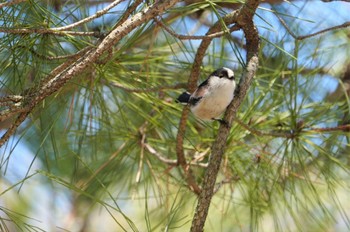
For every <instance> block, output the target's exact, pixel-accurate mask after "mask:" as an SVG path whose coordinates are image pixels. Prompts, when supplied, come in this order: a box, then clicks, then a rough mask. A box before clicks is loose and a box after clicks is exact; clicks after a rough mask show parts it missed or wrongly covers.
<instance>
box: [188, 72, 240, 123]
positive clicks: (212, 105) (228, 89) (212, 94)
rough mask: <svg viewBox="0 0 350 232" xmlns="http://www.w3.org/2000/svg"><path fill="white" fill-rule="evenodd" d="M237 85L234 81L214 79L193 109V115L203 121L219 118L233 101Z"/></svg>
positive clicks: (211, 79) (210, 81)
mask: <svg viewBox="0 0 350 232" xmlns="http://www.w3.org/2000/svg"><path fill="white" fill-rule="evenodd" d="M235 88H236V83H235V81H233V80H229V79H226V78H225V79H224V78H219V77H212V78H210V80H209V89H208V91H207V92H206V94H205V95H204V96H203V98H202V99H201V100H200V101H199V102H198V104H196V105H195V106H193V107H192V108H191V111H192V113H193V114H194V115H195V116H196V117H198V118H201V119H203V120H212V119H214V118H217V117H219V116H220V115H221V114H222V113H223V112H224V111H225V110H226V108H227V106H228V105H229V104H230V102H231V101H232V99H233V95H234V90H235Z"/></svg>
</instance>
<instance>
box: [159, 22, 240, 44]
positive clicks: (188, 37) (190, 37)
mask: <svg viewBox="0 0 350 232" xmlns="http://www.w3.org/2000/svg"><path fill="white" fill-rule="evenodd" d="M154 21H155V22H156V23H157V25H159V26H160V27H162V28H163V29H164V30H165V31H167V32H168V33H169V34H170V35H172V36H174V37H175V38H177V39H180V40H202V39H213V38H218V37H222V36H223V35H225V34H227V33H231V32H233V31H237V30H239V27H238V26H236V25H234V26H232V27H230V28H229V29H228V30H224V31H221V32H217V33H212V34H209V35H180V34H177V33H175V32H174V31H173V30H171V29H170V28H168V27H167V26H166V25H165V24H164V23H163V22H162V21H161V20H158V19H156V18H154Z"/></svg>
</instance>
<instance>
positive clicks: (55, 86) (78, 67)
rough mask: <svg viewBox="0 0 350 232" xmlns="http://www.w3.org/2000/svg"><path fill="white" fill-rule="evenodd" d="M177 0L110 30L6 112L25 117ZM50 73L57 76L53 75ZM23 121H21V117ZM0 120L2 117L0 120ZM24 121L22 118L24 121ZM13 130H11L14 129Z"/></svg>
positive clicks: (8, 135) (16, 125)
mask: <svg viewBox="0 0 350 232" xmlns="http://www.w3.org/2000/svg"><path fill="white" fill-rule="evenodd" d="M177 2H179V0H167V1H159V2H156V3H154V4H153V5H150V6H148V7H145V8H144V9H143V10H142V11H140V12H139V13H136V14H135V15H133V16H132V17H131V18H130V19H128V20H126V21H125V22H124V23H123V24H121V25H120V26H119V27H117V28H116V29H114V30H113V31H111V32H110V33H109V34H108V35H107V36H106V37H104V38H103V40H102V41H101V43H100V44H98V45H97V46H96V48H92V49H89V50H87V51H86V52H84V54H83V55H82V56H81V57H80V58H78V59H77V60H76V61H75V62H73V61H71V60H69V61H67V62H69V63H70V64H67V62H65V63H64V64H62V65H60V66H59V67H58V68H57V69H55V70H53V71H52V72H51V73H50V74H49V75H48V76H47V78H45V80H44V81H43V82H42V84H40V86H39V87H35V88H30V89H27V90H26V91H25V92H28V93H25V96H27V97H26V99H25V102H22V103H24V104H25V105H24V106H22V107H20V109H18V107H17V108H15V109H14V110H9V111H8V109H7V111H6V110H5V111H6V113H8V114H9V115H10V114H13V113H14V112H15V111H21V110H22V111H25V112H23V113H22V114H20V115H21V116H22V117H23V115H28V114H29V113H30V112H31V110H33V109H34V107H35V106H36V105H38V104H39V103H40V102H42V101H43V100H44V99H45V98H47V97H48V96H50V95H52V94H53V93H55V92H57V91H58V90H60V89H61V88H62V87H63V86H64V85H65V84H66V83H67V82H68V81H69V80H71V79H72V78H74V77H75V76H76V75H78V74H80V73H83V72H84V71H85V70H86V67H88V65H90V64H92V63H94V62H96V61H97V60H98V58H100V57H101V56H102V55H103V54H104V53H105V52H106V51H108V50H109V49H110V48H111V47H112V46H113V45H114V44H115V43H117V42H119V41H120V40H121V39H122V38H124V36H125V35H127V34H128V33H130V32H131V31H132V30H134V29H135V28H136V27H138V26H140V25H142V24H143V23H145V22H148V21H149V20H151V19H153V18H154V17H156V16H158V15H160V14H163V13H164V12H165V11H167V10H168V9H169V8H171V7H172V6H174V5H175V4H176V3H177ZM53 72H54V73H55V74H56V73H57V72H58V73H57V74H56V75H53ZM0 114H2V117H5V118H6V117H7V115H3V111H1V112H0ZM21 119H22V118H21ZM0 120H1V118H0ZM23 120H24V119H23ZM23 120H17V121H16V122H19V123H16V124H13V125H12V127H11V128H10V129H9V130H7V132H6V133H5V135H4V136H3V137H2V138H1V141H0V147H1V146H2V145H3V144H4V143H5V142H6V141H7V140H8V139H9V137H10V136H11V135H12V134H13V133H14V132H15V129H16V128H17V127H18V126H19V124H20V123H21V122H22V121H23ZM13 127H14V128H13Z"/></svg>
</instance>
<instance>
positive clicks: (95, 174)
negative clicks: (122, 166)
mask: <svg viewBox="0 0 350 232" xmlns="http://www.w3.org/2000/svg"><path fill="white" fill-rule="evenodd" d="M125 145H126V142H124V143H123V144H122V145H120V146H119V148H118V149H117V150H116V151H115V152H114V153H113V154H112V155H111V156H110V157H109V158H108V160H107V161H106V162H104V163H103V164H102V165H101V166H100V167H98V169H97V170H96V171H95V172H94V173H93V174H92V175H91V176H90V177H89V179H87V180H86V181H84V182H83V183H81V184H79V186H80V188H81V189H82V190H84V189H86V187H87V186H88V184H89V183H90V182H91V181H92V180H93V179H95V177H96V176H97V175H98V174H99V173H100V172H101V171H102V170H103V169H105V168H106V167H107V166H108V165H109V164H110V163H111V161H112V160H114V159H115V158H116V157H117V156H118V155H119V154H120V152H121V151H122V150H123V149H124V147H125Z"/></svg>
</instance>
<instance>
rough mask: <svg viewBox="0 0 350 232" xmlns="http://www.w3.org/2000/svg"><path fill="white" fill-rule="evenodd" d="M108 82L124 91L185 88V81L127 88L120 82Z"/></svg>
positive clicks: (137, 91)
mask: <svg viewBox="0 0 350 232" xmlns="http://www.w3.org/2000/svg"><path fill="white" fill-rule="evenodd" d="M110 84H111V85H112V86H114V87H117V88H120V89H123V90H125V91H126V92H132V93H144V92H158V91H160V90H164V89H183V88H186V83H178V84H175V85H162V86H158V87H151V88H129V87H126V86H123V85H121V84H118V83H117V82H115V81H112V82H110Z"/></svg>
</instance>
